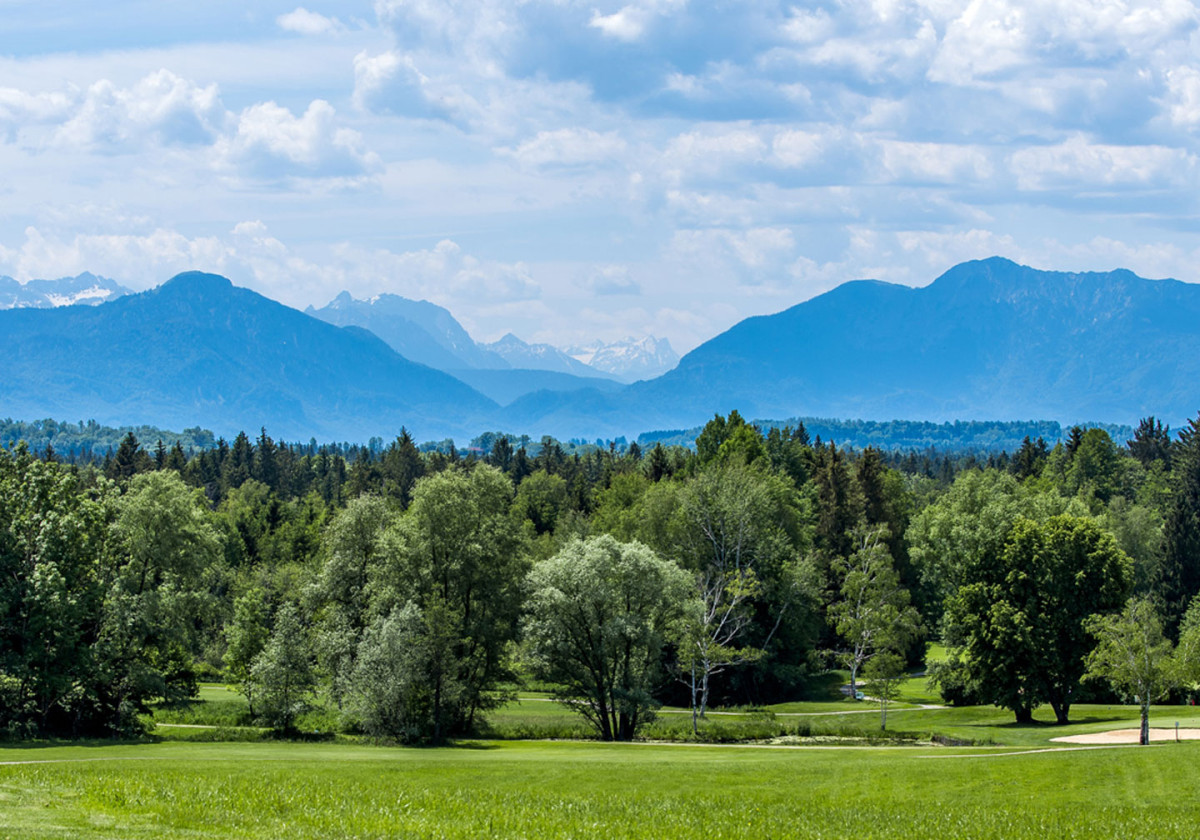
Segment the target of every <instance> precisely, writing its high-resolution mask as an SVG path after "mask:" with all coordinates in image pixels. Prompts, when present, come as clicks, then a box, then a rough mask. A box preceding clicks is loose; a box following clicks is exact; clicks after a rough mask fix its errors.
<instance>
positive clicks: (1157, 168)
mask: <svg viewBox="0 0 1200 840" xmlns="http://www.w3.org/2000/svg"><path fill="white" fill-rule="evenodd" d="M1009 161H1010V167H1011V169H1012V171H1013V173H1014V174H1015V175H1016V178H1017V185H1018V186H1019V187H1020V188H1021V189H1023V190H1045V189H1056V188H1065V189H1071V190H1077V191H1087V190H1094V189H1100V188H1110V187H1118V186H1120V187H1135V188H1150V187H1166V186H1170V185H1178V186H1185V185H1193V184H1194V182H1195V173H1196V158H1195V156H1194V155H1192V154H1190V153H1189V152H1187V151H1185V150H1183V149H1173V148H1169V147H1166V146H1157V145H1154V146H1114V145H1106V144H1102V143H1092V142H1089V141H1088V139H1087V138H1085V137H1083V136H1080V135H1076V136H1074V137H1071V138H1070V139H1068V140H1066V141H1065V142H1063V143H1059V144H1056V145H1053V146H1031V147H1029V148H1025V149H1020V150H1018V151H1016V152H1013V153H1012V155H1011V156H1010V158H1009Z"/></svg>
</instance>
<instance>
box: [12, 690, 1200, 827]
mask: <svg viewBox="0 0 1200 840" xmlns="http://www.w3.org/2000/svg"><path fill="white" fill-rule="evenodd" d="M924 683H925V679H924V677H913V678H911V679H909V680H908V681H907V683H906V685H905V690H904V695H905V696H906V697H908V698H918V697H921V693H920V692H921V688H920V686H923V685H924ZM931 699H933V700H936V699H938V698H937V697H936V696H934V697H933V698H931ZM335 717H336V716H334V715H331V714H329V713H325V714H323V715H322V714H321V713H314V714H312V715H308V716H306V717H304V718H302V719H301V722H300V726H299V728H300V729H301V730H303V731H322V732H326V733H328V734H330V735H332V732H333V728H334V727H335ZM1034 717H1035V723H1034V724H1032V725H1025V726H1019V725H1017V724H1016V723H1014V722H1013V716H1012V713H1011V712H1008V711H1005V710H1003V709H997V708H994V707H992V706H971V707H965V708H946V707H938V708H921V707H920V706H918V705H915V703H913V702H909V703H895V704H892V706H891V708H890V709H889V711H888V732H889V733H891V736H888V737H899V736H904V737H903V738H901V739H900V740H901V741H902V742H906V743H912V742H925V743H928V742H930V741H931V740H939V741H941V742H943V743H945V742H951V743H974V744H980V745H998V746H1051V745H1053V743H1054V742H1053V741H1052V740H1051V739H1053V738H1056V737H1059V736H1062V735H1075V734H1079V733H1085V732H1102V731H1105V730H1109V729H1124V728H1130V727H1136V726H1137V725H1138V710H1137V709H1136V708H1135V707H1132V706H1086V705H1079V706H1075V707H1073V708H1072V710H1071V721H1072V722H1071V724H1070V725H1068V726H1065V727H1060V726H1056V725H1054V724H1053V719H1054V717H1053V714H1052V712H1051V711H1050V709H1049V708H1041V709H1038V710H1037V711H1036V712H1035V713H1034ZM155 720H156V721H157V722H158V723H159V724H160V725H159V726H158V728H157V729H156V730H155V735H157V736H158V737H160V738H164V739H168V740H257V739H260V738H262V737H264V736H265V735H266V734H267V733H266V732H265V730H262V729H259V728H257V727H252V726H250V725H248V724H249V714H248V710H247V706H246V700H245V698H244V697H242V696H241V695H240V694H238V693H236V692H234V691H231V690H229V689H227V688H225V687H224V686H220V685H215V684H206V685H204V686H202V687H201V691H200V698H199V701H198V702H196V703H193V704H191V705H190V706H187V707H179V708H167V709H158V710H156V713H155ZM1176 721H1178V722H1179V723H1180V725H1181V726H1183V727H1197V728H1200V707H1194V706H1159V707H1155V709H1154V717H1153V720H1152V724H1153V725H1155V726H1161V727H1166V728H1171V727H1173V726H1174V725H1175V722H1176ZM879 724H880V714H879V704H878V703H876V702H872V701H869V700H861V701H854V700H850V699H848V698H841V699H838V700H817V701H807V702H795V703H778V704H775V705H772V706H768V707H766V708H764V709H761V710H745V709H729V710H725V709H714V710H713V711H712V713H711V714H710V715H709V716H708V718H707V719H706V720H702V721H701V723H700V737H699V739H698V740H700V741H701V742H705V743H729V742H735V741H766V740H772V739H777V738H780V737H785V738H788V739H789V740H793V741H794V740H796V738H797V736H799V737H802V738H806V739H809V740H812V739H816V740H819V741H821V742H826V741H828V740H830V739H832V738H844V739H850V740H852V741H855V742H858V743H863V742H873V741H878V740H879V739H880V738H882V737H885V736H884V734H883V733H881V732H880V726H879ZM481 735H482V737H488V738H492V739H502V740H543V739H556V740H570V739H575V740H579V739H592V738H594V737H595V733H594V730H592V729H591V728H590V727H589V726H588V724H587V723H586V722H585V721H584V720H583V718H582V717H580V716H579V715H578V714H576V713H575V712H574V711H572V710H571V709H569V708H567V707H565V706H563V705H562V704H560V703H556V702H554V701H552V700H550V699H549V695H548V694H545V693H540V692H522V693H521V694H520V696H519V698H518V699H517V700H514V701H512V702H510V703H507V704H505V705H504V706H502V707H501V708H499V709H496V710H495V711H493V712H491V713H489V714H488V715H487V719H486V723H485V725H484V727H483V728H482V730H481ZM642 737H643V738H645V739H646V740H651V741H656V740H662V741H690V740H696V739H694V738H693V736H692V733H691V714H690V712H689V710H688V709H685V708H679V707H666V708H664V709H661V710H659V713H658V716H657V719H656V720H655V721H654V722H652V723H651V724H650V725H649V726H647V727H646V728H645V729H644V730H643V731H642ZM0 840H2V838H0Z"/></svg>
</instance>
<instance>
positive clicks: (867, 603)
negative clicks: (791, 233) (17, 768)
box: [0, 412, 1200, 741]
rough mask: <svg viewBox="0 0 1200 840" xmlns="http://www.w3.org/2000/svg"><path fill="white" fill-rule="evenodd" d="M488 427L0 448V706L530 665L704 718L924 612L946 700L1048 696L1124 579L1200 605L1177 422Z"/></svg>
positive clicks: (106, 701) (444, 710) (456, 691)
mask: <svg viewBox="0 0 1200 840" xmlns="http://www.w3.org/2000/svg"><path fill="white" fill-rule="evenodd" d="M487 442H488V443H489V444H490V445H489V448H488V449H487V450H486V451H481V452H475V451H469V452H467V453H460V452H459V451H458V450H457V449H455V448H454V447H453V446H448V447H445V448H444V449H443V450H440V449H433V450H431V451H427V452H422V451H420V449H418V447H417V446H416V444H415V443H414V441H413V440H412V438H411V437H410V436H409V435H408V434H407V433H404V434H402V435H401V436H400V437H399V438H397V439H396V440H395V441H393V442H392V443H391V444H390V445H387V446H374V445H373V446H371V447H363V448H361V449H356V450H355V451H354V453H353V458H352V459H351V460H350V461H349V462H348V461H347V457H346V453H343V452H341V451H339V450H337V449H336V448H320V447H315V448H310V447H305V446H288V445H281V444H277V443H276V442H275V441H273V440H272V439H271V438H270V437H269V436H267V435H266V434H265V433H262V434H261V435H260V436H258V437H257V439H253V440H252V439H251V438H249V437H248V436H246V435H244V434H243V435H239V436H238V437H237V438H236V439H235V440H234V442H233V443H232V445H229V444H226V443H224V442H223V441H221V442H218V445H217V446H216V447H214V448H211V449H207V450H204V451H199V452H195V453H194V454H192V455H191V456H190V457H189V456H188V455H187V453H186V452H185V450H184V449H183V447H182V445H180V444H178V443H176V444H175V445H173V446H171V447H170V448H167V447H162V448H157V447H156V448H155V450H153V451H147V450H146V449H144V448H143V447H142V446H141V445H140V443H139V441H138V440H137V439H136V437H135V435H133V434H132V433H129V434H127V435H126V437H125V439H124V440H123V441H122V444H121V446H120V447H119V448H118V450H117V451H116V452H115V453H114V454H113V456H112V457H110V458H108V459H106V461H105V462H104V463H103V464H102V465H100V466H95V465H90V464H80V465H69V464H64V463H61V462H59V461H57V460H56V459H55V456H54V455H53V454H52V453H45V452H43V453H39V454H34V453H31V452H30V451H29V450H28V449H27V448H25V447H18V448H17V449H16V450H13V451H9V450H4V451H2V452H0V581H2V583H0V615H2V616H3V617H4V620H3V621H2V622H0V723H2V725H3V727H5V729H6V731H8V732H9V733H11V734H34V733H41V734H58V735H83V734H110V733H122V732H125V733H127V732H131V731H135V730H137V729H138V727H139V726H140V725H141V724H140V723H139V717H138V713H139V711H141V710H142V709H144V708H145V706H146V704H148V703H149V702H151V701H154V700H158V699H161V698H186V697H188V696H189V695H190V694H191V693H193V692H194V691H195V690H196V681H197V678H198V677H199V676H200V675H207V676H216V675H220V676H221V677H222V678H224V679H227V680H229V681H231V682H234V683H236V684H238V685H240V686H241V688H242V690H243V691H244V692H245V694H246V696H247V697H248V698H249V699H250V702H251V706H252V708H253V709H254V713H255V715H257V716H258V717H259V718H260V719H261V720H263V721H264V722H266V723H268V724H270V725H272V726H276V727H278V728H281V729H287V728H289V727H290V726H291V725H292V724H293V722H294V720H295V716H296V714H298V713H299V711H301V710H303V709H305V708H309V707H312V706H322V707H325V708H327V709H328V710H329V713H330V714H331V715H333V716H334V717H335V718H336V719H337V720H339V721H340V725H341V726H343V727H347V728H349V729H352V730H358V731H365V732H369V733H374V734H378V735H388V736H391V737H398V738H401V739H403V740H416V741H421V740H439V739H442V738H444V737H448V736H452V735H455V734H461V733H466V732H470V731H474V730H476V729H477V728H478V727H479V726H480V725H482V723H483V721H484V720H485V717H486V713H487V711H488V709H490V708H492V707H493V706H494V705H495V704H496V703H498V702H500V701H501V700H503V698H504V697H505V696H507V692H509V691H511V690H512V688H513V687H514V686H516V685H519V684H521V683H522V682H527V681H530V680H549V681H550V684H551V685H553V686H554V687H555V691H556V692H557V695H556V696H558V697H559V698H560V699H563V700H565V701H567V702H568V703H569V704H570V708H573V709H576V710H578V711H581V712H584V713H585V714H588V716H589V717H588V719H589V720H591V721H592V723H593V724H594V725H595V727H596V730H597V733H598V734H601V735H603V736H604V737H611V738H625V737H630V736H632V735H633V734H634V733H635V732H636V731H637V729H638V727H639V726H640V725H641V723H644V722H645V720H647V719H648V717H649V716H650V715H652V712H653V708H654V707H655V705H656V704H657V703H658V702H660V701H662V700H664V699H668V698H670V699H673V700H674V701H676V702H681V703H684V704H687V703H690V704H691V705H692V706H693V708H694V710H695V712H696V714H697V715H698V716H699V715H702V714H703V712H704V711H705V709H706V708H707V707H708V706H709V705H712V704H714V703H730V702H736V703H759V702H765V701H768V700H774V699H779V698H794V697H797V696H800V695H802V694H803V693H804V692H805V690H806V685H807V684H808V680H809V679H810V677H811V675H812V674H814V673H815V672H818V671H820V670H823V669H824V668H826V667H828V666H830V665H835V664H836V665H841V666H843V667H846V668H848V669H849V670H850V673H851V679H852V681H853V680H855V679H860V678H861V676H862V675H863V674H868V673H870V674H872V678H873V679H874V678H878V673H879V671H880V669H881V668H885V666H886V667H900V666H902V665H903V661H904V659H906V658H908V657H910V656H912V655H914V654H915V653H917V652H918V651H920V650H922V649H923V645H922V642H923V641H924V640H926V639H938V638H945V639H946V641H947V642H948V643H950V644H951V645H952V649H953V651H954V654H955V655H954V657H952V659H951V661H950V663H949V664H948V665H946V666H944V667H943V668H942V669H941V672H940V673H939V675H938V678H939V680H940V681H941V684H942V686H943V690H944V692H945V694H946V696H947V697H948V698H949V699H952V700H959V701H961V700H968V699H969V700H972V701H984V702H995V703H997V704H999V705H1003V706H1005V707H1007V708H1011V709H1012V710H1013V711H1014V712H1015V713H1016V715H1017V716H1018V718H1027V717H1028V713H1029V712H1030V710H1031V709H1032V708H1033V707H1035V706H1037V705H1039V704H1048V705H1051V706H1053V708H1054V709H1055V712H1056V713H1059V714H1060V717H1061V718H1062V719H1065V718H1066V716H1067V715H1069V710H1070V705H1071V703H1072V702H1077V701H1078V698H1080V697H1082V696H1086V692H1087V691H1091V690H1096V689H1095V686H1092V687H1091V688H1089V687H1088V686H1089V685H1091V684H1087V685H1084V684H1081V682H1080V680H1081V677H1082V676H1083V674H1084V670H1085V668H1084V662H1085V659H1086V656H1087V654H1088V652H1089V651H1090V650H1091V649H1092V648H1093V647H1094V646H1095V644H1096V639H1095V638H1094V637H1093V636H1090V635H1089V634H1088V632H1086V627H1087V626H1090V625H1088V622H1089V621H1090V620H1091V617H1092V615H1093V614H1100V615H1104V614H1115V613H1116V612H1117V611H1119V610H1120V609H1121V608H1122V607H1123V606H1124V605H1125V603H1126V600H1127V599H1128V598H1130V597H1134V596H1145V597H1148V598H1150V599H1151V602H1152V603H1153V604H1154V605H1156V608H1157V609H1158V610H1159V612H1160V613H1161V615H1162V618H1163V620H1164V621H1165V626H1166V628H1167V632H1168V635H1169V636H1170V637H1171V638H1175V637H1181V638H1183V639H1184V640H1185V641H1186V640H1187V638H1190V637H1189V636H1188V634H1189V633H1190V632H1200V631H1197V630H1196V627H1197V626H1198V625H1200V615H1196V614H1195V612H1196V611H1195V610H1193V611H1192V612H1191V613H1189V612H1188V607H1189V605H1190V604H1191V602H1192V599H1193V598H1194V597H1195V595H1196V594H1197V592H1198V591H1200V564H1198V562H1197V557H1200V552H1197V550H1196V547H1197V545H1200V422H1197V421H1193V422H1192V423H1190V424H1189V425H1188V426H1187V427H1186V428H1185V429H1184V430H1183V431H1182V433H1180V434H1179V435H1172V434H1171V433H1170V430H1169V429H1167V428H1165V427H1163V426H1162V424H1161V423H1157V422H1155V421H1153V420H1152V419H1148V420H1145V421H1143V423H1142V424H1141V425H1140V426H1139V427H1138V429H1137V430H1136V431H1135V434H1134V435H1133V437H1132V438H1131V439H1130V440H1129V441H1113V440H1112V439H1111V438H1110V437H1109V435H1108V433H1107V432H1105V431H1104V430H1102V429H1088V430H1084V429H1082V428H1074V429H1071V430H1070V432H1069V434H1068V435H1067V438H1066V440H1065V441H1064V442H1062V443H1058V444H1056V445H1054V446H1053V447H1050V446H1048V445H1047V444H1046V442H1045V441H1044V440H1041V439H1038V440H1031V439H1026V440H1025V441H1023V443H1022V445H1021V446H1020V447H1019V449H1018V450H1017V451H1015V452H1011V453H1005V454H1003V455H993V456H991V457H990V458H989V459H988V460H987V461H983V462H980V461H977V460H976V459H975V458H973V457H960V458H958V459H952V458H949V457H944V458H942V459H940V460H938V459H935V458H928V457H924V458H914V457H910V456H903V455H898V454H884V453H881V452H879V451H878V450H875V449H870V448H868V449H866V450H863V451H859V452H853V451H850V450H845V449H839V448H837V447H836V446H834V445H832V444H829V443H820V442H817V441H816V440H813V439H810V437H809V433H808V432H807V430H806V429H804V428H803V426H799V427H795V428H782V429H781V428H772V429H769V430H768V432H767V433H766V434H765V435H764V434H762V433H761V432H760V431H759V429H757V428H756V427H754V426H752V425H749V424H746V423H745V422H744V421H743V420H742V418H741V417H740V416H739V415H738V414H737V413H736V412H734V413H732V414H730V415H729V416H728V417H720V416H718V417H716V418H714V419H713V420H712V421H711V422H710V423H709V424H708V425H707V426H706V427H705V428H704V430H703V431H702V433H701V434H700V435H699V436H698V438H697V440H696V448H695V451H691V450H686V449H683V448H680V447H663V446H662V445H661V444H658V445H655V446H654V447H653V448H650V449H646V450H644V449H642V448H640V447H639V446H637V445H636V444H634V445H630V446H629V447H628V448H626V449H623V450H618V449H617V447H616V446H615V445H614V446H610V447H607V448H601V447H594V446H593V447H586V446H583V447H578V448H576V450H575V452H574V453H573V454H567V452H565V451H564V449H563V448H562V447H561V446H560V445H559V444H557V443H556V442H554V441H550V440H548V441H544V442H543V445H542V446H541V447H540V448H539V451H538V453H537V455H536V456H534V457H531V456H530V454H529V452H528V451H527V449H526V448H525V446H524V445H522V444H523V441H520V440H517V441H516V443H517V445H516V446H515V447H514V439H513V438H511V437H510V436H505V435H494V436H490V437H489V440H488V441H487ZM1014 570H1019V571H1020V572H1021V574H1020V575H1019V576H1018V577H1017V578H1014V577H1013V576H1012V575H1013V571H1014ZM1014 580H1020V581H1023V582H1022V583H1020V585H1019V586H1017V587H1016V588H1015V589H1014V588H1013V581H1014ZM620 593H623V594H620ZM613 598H616V599H617V600H612V599H613ZM618 603H619V604H621V605H622V606H621V607H620V608H619V609H618V607H617V604H618ZM1005 603H1011V604H1012V605H1013V607H1014V609H1015V610H1016V612H1012V613H1003V612H1001V613H996V612H995V610H992V609H990V608H991V607H992V606H995V605H997V604H1005ZM985 606H986V607H988V608H987V609H984V607H985ZM997 615H1008V616H1009V617H1008V618H1007V619H1005V622H1007V623H1006V624H1004V626H992V625H991V624H989V622H995V621H996V620H997V619H996V616H997ZM1064 622H1065V623H1064ZM581 633H583V634H584V636H586V635H588V634H592V633H595V634H598V635H596V636H595V638H596V639H598V640H603V641H598V642H596V644H598V645H599V646H598V647H596V646H595V645H591V646H584V647H583V648H581V647H578V645H579V644H580V642H579V640H580V639H581V638H584V636H581V635H580V634H581ZM996 638H1004V639H1008V640H1009V641H1008V642H1006V643H1005V644H1003V645H1001V646H999V647H996V645H995V644H994V640H995V639H996ZM614 657H615V658H614ZM618 666H619V667H618Z"/></svg>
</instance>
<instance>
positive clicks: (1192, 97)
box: [1167, 67, 1200, 128]
mask: <svg viewBox="0 0 1200 840" xmlns="http://www.w3.org/2000/svg"><path fill="white" fill-rule="evenodd" d="M1167 90H1168V92H1169V96H1168V97H1167V106H1168V113H1169V114H1170V118H1171V122H1172V123H1174V124H1175V125H1179V126H1183V127H1185V128H1190V127H1193V126H1196V125H1200V70H1197V69H1196V68H1195V67H1176V68H1174V69H1172V70H1168V71H1167Z"/></svg>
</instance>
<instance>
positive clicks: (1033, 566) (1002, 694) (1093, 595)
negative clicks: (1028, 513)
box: [949, 515, 1132, 723]
mask: <svg viewBox="0 0 1200 840" xmlns="http://www.w3.org/2000/svg"><path fill="white" fill-rule="evenodd" d="M1131 577H1132V563H1131V561H1130V560H1129V558H1128V557H1127V556H1126V555H1125V553H1124V552H1123V551H1121V550H1120V549H1119V548H1118V547H1117V545H1116V542H1115V541H1114V540H1113V538H1112V536H1111V535H1110V534H1108V533H1107V532H1105V531H1103V530H1102V529H1101V528H1100V527H1099V526H1098V525H1097V524H1096V522H1095V521H1094V520H1091V519H1085V518H1079V517H1074V516H1065V515H1064V516H1055V517H1051V518H1050V519H1048V520H1046V521H1045V522H1035V521H1032V520H1028V519H1020V520H1018V521H1017V522H1016V523H1015V524H1014V525H1013V527H1012V530H1011V532H1010V534H1009V537H1008V540H1007V541H1006V543H1005V545H1004V550H1003V551H1001V552H1000V554H999V555H998V556H997V557H995V558H994V560H993V562H991V563H981V564H976V565H974V566H973V567H971V568H970V569H969V571H968V577H967V579H966V580H965V581H964V585H963V586H962V588H961V589H960V590H959V591H958V593H957V594H956V595H955V596H954V597H953V598H952V599H951V601H950V605H949V614H950V617H951V619H952V620H953V622H954V624H955V626H956V628H957V631H958V634H959V638H961V640H962V644H961V650H962V653H963V655H964V659H965V663H966V667H967V669H968V672H969V674H970V675H971V679H972V680H973V681H974V682H975V684H976V685H977V687H978V690H979V692H980V694H981V695H982V697H983V698H985V699H986V700H989V701H991V702H993V703H995V704H996V705H998V706H1002V707H1004V708H1006V709H1011V710H1012V711H1013V712H1014V713H1015V714H1016V717H1017V720H1018V721H1029V720H1031V719H1032V713H1033V709H1034V707H1036V706H1037V705H1038V704H1040V703H1049V704H1050V706H1051V707H1052V708H1053V709H1054V715H1055V718H1056V719H1057V721H1058V722H1059V723H1066V722H1067V721H1068V717H1069V714H1070V708H1071V703H1072V700H1073V699H1074V697H1075V695H1076V692H1077V691H1078V687H1079V680H1080V678H1081V677H1082V676H1083V674H1084V672H1085V670H1086V666H1085V660H1086V657H1087V655H1088V653H1089V652H1090V651H1091V649H1092V647H1093V644H1094V642H1093V639H1092V637H1091V635H1090V634H1089V633H1088V631H1087V628H1086V626H1085V622H1086V620H1087V619H1088V618H1089V617H1090V616H1092V615H1093V614H1096V613H1105V612H1109V611H1111V610H1115V609H1118V608H1119V607H1120V606H1121V605H1122V604H1123V603H1124V602H1125V598H1126V596H1127V595H1128V591H1129V588H1130V583H1131Z"/></svg>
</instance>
